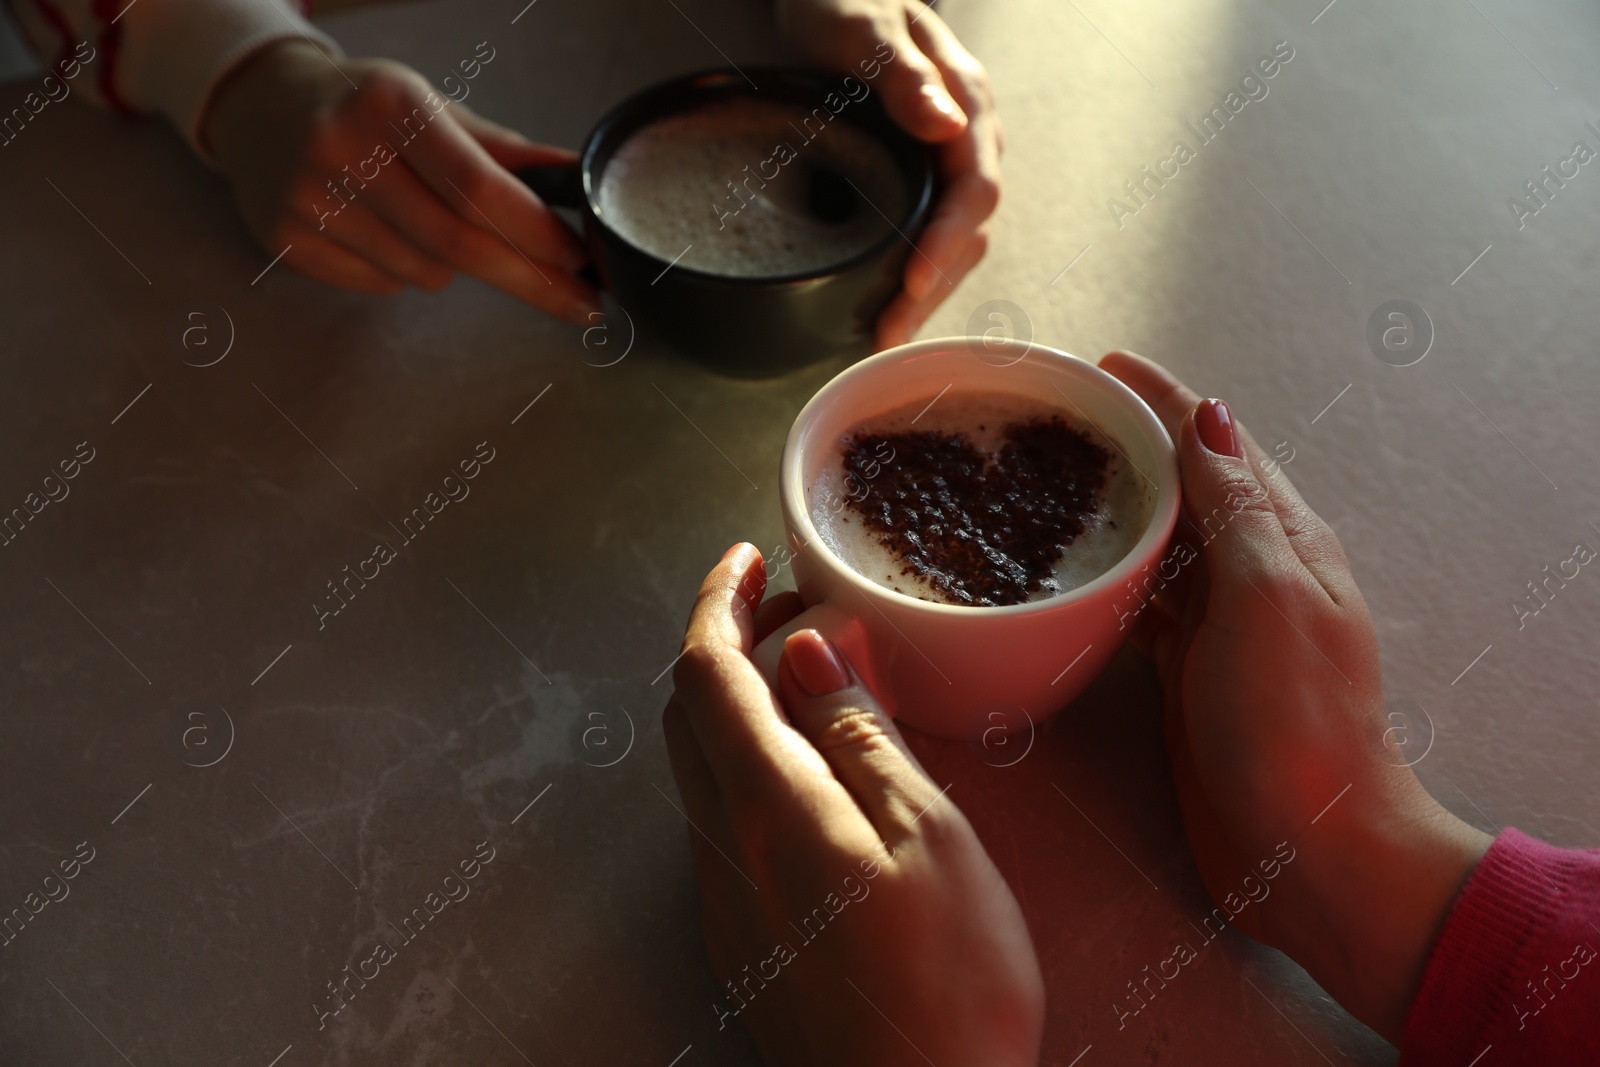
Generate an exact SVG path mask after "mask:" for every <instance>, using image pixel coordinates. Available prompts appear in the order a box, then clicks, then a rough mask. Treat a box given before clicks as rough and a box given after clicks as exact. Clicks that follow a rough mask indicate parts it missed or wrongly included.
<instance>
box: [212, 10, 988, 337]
mask: <svg viewBox="0 0 1600 1067" xmlns="http://www.w3.org/2000/svg"><path fill="white" fill-rule="evenodd" d="M777 17H778V25H779V29H780V32H781V33H782V35H783V37H784V39H785V41H786V42H787V43H788V45H789V46H790V47H791V49H792V50H793V51H795V52H796V53H798V55H799V56H800V57H801V58H802V59H804V60H805V61H806V62H808V63H810V64H812V65H814V66H817V67H819V68H822V69H825V70H842V71H848V70H851V69H852V68H854V66H855V65H856V63H857V62H858V61H859V60H860V59H861V58H863V57H865V56H869V55H871V54H873V52H874V49H875V48H877V47H878V46H879V44H880V43H882V42H887V43H888V44H889V45H890V46H891V47H893V48H894V50H895V60H894V61H893V62H892V63H889V64H887V65H886V66H885V67H884V70H883V75H882V77H881V78H880V79H879V80H878V82H877V85H876V88H877V89H878V91H879V92H881V93H882V94H883V100H884V104H885V107H886V108H887V110H888V112H889V114H890V115H891V117H893V119H894V120H895V121H896V122H897V123H898V124H899V125H900V126H902V127H903V128H904V129H905V130H906V131H907V132H909V133H910V134H911V135H912V136H914V137H916V138H918V139H919V140H922V141H925V142H928V143H930V144H936V145H938V146H939V151H938V154H939V159H940V170H941V172H942V178H943V182H944V190H945V191H944V194H943V198H942V200H941V201H940V203H939V205H938V207H937V209H936V211H935V214H934V216H933V217H932V219H931V220H930V222H929V224H928V227H927V229H926V231H925V232H924V233H923V235H922V237H921V240H920V241H919V244H918V251H919V252H920V254H919V255H914V256H912V257H911V259H910V260H909V262H908V263H907V266H906V270H905V274H904V279H903V284H902V288H901V291H900V292H899V293H898V294H897V296H896V297H895V299H894V301H893V302H892V303H891V304H890V305H889V307H888V308H886V309H885V311H884V312H883V313H882V315H881V316H880V317H879V320H878V331H877V347H879V348H883V347H888V346H891V345H896V344H900V343H902V342H904V341H907V340H909V339H910V337H911V335H912V334H913V333H914V332H915V331H916V330H917V328H918V327H919V326H921V324H922V322H923V321H924V320H925V319H926V318H927V317H928V315H929V314H931V313H932V311H933V310H934V308H936V307H937V306H938V305H939V303H940V301H942V300H943V299H944V297H945V296H946V295H948V294H949V292H950V291H951V290H952V289H953V288H954V286H955V284H956V283H957V282H959V281H960V280H961V278H962V277H963V276H964V275H965V274H966V273H967V272H968V271H969V270H971V269H972V267H973V266H974V265H976V263H977V262H978V261H979V260H980V259H982V258H983V255H984V251H985V249H986V248H987V236H986V223H987V220H988V218H989V216H990V215H991V214H992V213H993V211H994V208H995V205H996V203H997V202H998V199H999V190H1000V185H999V182H1000V163H999V160H1000V144H1001V133H1000V123H999V119H998V117H997V116H996V114H995V108H994V97H993V93H992V92H991V90H990V87H989V80H988V76H987V75H986V74H985V73H984V70H983V67H982V66H981V65H980V64H979V63H978V61H977V60H976V59H974V58H973V57H972V55H971V53H969V52H968V51H967V50H966V49H965V48H963V47H962V46H961V43H960V42H959V41H958V40H957V39H956V37H955V34H953V33H952V32H951V31H950V29H949V27H948V26H946V25H945V24H944V22H943V21H941V20H940V18H939V16H938V15H937V14H935V13H934V12H933V10H932V9H931V8H929V7H927V6H926V5H924V4H923V3H921V2H920V0H777ZM430 96H431V97H432V98H433V100H434V101H435V105H436V106H433V107H429V106H427V101H428V100H429V98H430ZM438 100H439V98H438V96H437V94H436V93H435V92H434V90H433V89H432V87H431V86H430V85H429V84H428V82H427V80H426V79H425V78H423V77H422V76H421V75H420V74H418V73H417V72H416V71H414V70H411V69H410V68H408V67H406V66H404V65H402V64H399V63H395V62H392V61H390V60H372V59H343V58H333V57H330V56H328V55H326V54H325V53H324V52H323V51H322V50H321V49H320V48H318V47H317V46H316V45H314V44H312V43H310V42H308V41H300V40H290V41H284V42H279V43H277V44H273V45H270V46H268V47H267V48H264V49H262V50H261V51H260V52H258V53H256V54H255V55H254V56H252V57H251V58H250V59H249V60H247V61H246V62H245V63H244V64H243V65H242V66H241V67H240V68H239V69H238V70H236V71H235V72H234V73H233V74H232V75H231V76H230V77H229V78H228V79H227V80H226V81H225V82H224V83H223V84H222V85H221V86H220V87H219V88H218V90H217V92H216V93H215V95H214V96H213V98H212V101H211V103H210V106H209V107H208V109H207V112H206V116H205V119H204V122H203V125H202V131H201V132H202V141H203V142H204V143H205V144H206V146H207V147H208V148H209V149H210V151H211V152H212V154H213V155H214V157H215V158H216V161H217V163H218V165H219V166H220V168H221V169H222V171H223V173H224V174H225V175H226V176H227V177H228V180H229V182H230V184H231V185H232V187H233V192H234V198H235V200H236V201H237V202H238V205H239V208H240V211H241V213H242V214H243V216H244V219H245V222H246V225H247V226H248V227H249V228H250V231H251V232H252V233H253V234H254V235H255V237H256V238H257V240H259V241H260V242H261V243H262V245H263V246H264V247H265V248H266V250H267V251H268V252H269V254H273V255H276V254H277V253H278V252H279V251H280V250H281V249H283V248H284V247H285V246H288V248H289V251H288V252H287V254H286V255H285V256H284V261H285V262H286V263H288V264H289V265H290V266H291V267H294V268H295V269H297V270H299V271H301V272H302V273H304V274H307V275H310V276H311V277H313V278H316V279H318V280H320V281H323V282H327V283H329V284H332V285H337V286H341V287H344V288H348V289H355V290H358V291H362V292H370V293H393V292H397V291H399V290H401V289H403V288H405V287H406V286H408V285H414V286H417V287H418V288H421V289H426V290H430V291H434V290H438V289H441V288H443V287H444V286H445V285H447V284H448V283H449V281H450V279H451V277H452V276H453V275H455V274H457V273H461V274H469V275H472V276H474V277H477V278H479V279H481V280H483V281H486V282H488V283H489V284H491V285H494V286H496V287H498V288H500V289H502V290H504V291H506V292H507V293H510V294H511V295H513V296H515V297H517V298H519V299H521V300H524V301H526V302H527V303H530V304H532V305H534V306H535V307H538V308H541V309H543V310H545V311H547V312H549V313H551V314H553V315H556V316H557V317H560V318H563V319H566V320H568V321H571V322H574V323H577V324H578V325H583V326H589V325H592V324H593V320H592V319H591V318H590V317H589V316H590V315H592V314H594V313H595V312H597V311H598V310H599V303H598V296H597V294H596V293H595V292H594V290H593V289H592V288H591V287H590V286H589V285H588V284H587V283H586V282H584V281H583V280H581V279H580V278H579V277H578V272H579V271H580V270H581V269H582V268H583V266H584V264H585V262H586V260H587V256H586V253H585V251H584V248H583V245H582V242H581V241H580V240H579V239H578V237H577V235H576V234H574V233H573V232H572V231H571V230H570V229H569V228H568V227H567V226H566V225H565V224H564V223H563V222H562V221H561V220H560V219H559V218H557V217H556V215H555V214H554V212H552V211H551V210H550V209H549V208H548V207H546V206H545V205H544V204H543V203H542V202H541V201H540V200H539V198H538V197H537V196H535V195H534V194H533V192H531V191H530V190H529V189H528V188H527V187H526V186H524V185H523V184H522V183H521V182H520V181H518V180H517V178H515V177H514V176H513V174H512V171H514V170H517V169H520V168H524V167H542V166H549V165H553V164H559V163H563V162H568V161H571V160H572V159H573V158H574V156H573V154H572V153H571V152H568V151H566V150H563V149H558V148H552V147H549V146H546V145H540V144H535V143H533V142H532V141H529V140H528V139H527V138H525V137H523V136H522V135H521V134H519V133H517V132H516V131H514V130H510V129H507V128H506V127H504V126H500V125H498V124H496V123H493V122H490V121H489V120H487V119H484V118H482V117H480V116H478V115H477V114H475V113H474V112H473V111H472V110H471V109H469V108H468V107H467V106H466V105H465V104H461V103H453V102H452V103H449V104H448V105H447V106H439V105H438ZM418 108H424V109H425V110H426V111H427V112H430V113H435V117H433V118H432V119H431V121H430V122H429V129H428V133H427V135H426V136H421V137H418V138H416V140H414V141H412V142H411V143H408V144H406V145H404V147H402V148H400V150H399V156H400V158H399V159H398V160H397V161H395V162H394V163H391V164H388V165H386V166H385V167H384V171H383V174H382V177H381V179H380V180H377V181H373V182H372V183H371V188H370V189H363V192H362V193H361V196H360V197H359V198H357V199H355V200H354V201H353V202H352V203H351V204H350V205H349V206H348V208H346V209H343V210H340V211H339V212H338V214H337V216H336V217H333V218H324V217H319V214H318V205H319V204H322V203H323V202H324V201H326V200H327V199H328V192H327V190H328V188H329V186H328V183H329V182H332V183H334V185H335V186H337V185H338V183H339V182H340V181H342V180H344V179H345V178H346V173H345V171H346V170H347V169H348V166H349V165H350V164H352V163H353V161H356V160H361V159H363V158H365V157H367V156H368V155H369V154H370V153H371V152H372V151H373V145H374V144H375V143H383V142H386V141H391V140H392V139H393V130H394V128H395V126H394V125H391V124H395V125H399V124H401V123H403V121H404V119H405V118H406V117H407V116H410V115H412V114H413V113H414V112H415V111H416V109H418ZM324 214H325V213H324Z"/></svg>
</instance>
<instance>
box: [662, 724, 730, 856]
mask: <svg viewBox="0 0 1600 1067" xmlns="http://www.w3.org/2000/svg"><path fill="white" fill-rule="evenodd" d="M661 732H662V734H663V736H664V737H665V738H666V742H667V760H668V762H670V763H671V764H672V777H673V780H675V781H676V782H677V783H678V795H679V796H680V797H682V798H683V806H684V807H685V808H686V809H687V813H688V816H689V818H691V819H693V820H694V822H695V823H696V824H697V825H699V826H701V827H706V828H708V830H709V828H711V827H714V826H720V825H722V820H721V818H720V817H718V816H719V812H720V807H721V805H720V802H719V800H718V792H717V780H716V777H715V776H714V775H712V773H711V765H710V764H709V763H707V762H706V757H705V753H703V752H701V751H700V745H699V742H697V741H696V740H695V738H694V731H693V730H692V729H691V728H690V726H689V720H688V717H687V715H686V714H685V712H684V710H683V705H682V704H681V703H680V702H679V700H678V697H677V695H676V694H674V695H673V696H672V697H671V698H670V699H669V700H668V701H667V706H666V707H665V708H664V709H663V710H662V712H661Z"/></svg>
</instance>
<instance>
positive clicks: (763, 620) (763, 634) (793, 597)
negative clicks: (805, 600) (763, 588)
mask: <svg viewBox="0 0 1600 1067" xmlns="http://www.w3.org/2000/svg"><path fill="white" fill-rule="evenodd" d="M804 606H805V605H803V604H802V603H800V594H799V593H796V592H795V591H794V590H793V589H790V590H788V591H787V592H783V593H777V594H775V595H773V596H769V597H767V599H765V600H763V601H762V602H761V606H760V607H758V608H756V615H755V642H756V644H758V645H759V644H760V643H761V642H763V641H765V640H766V639H767V637H768V636H769V635H770V634H771V633H772V631H774V630H776V629H777V628H778V627H780V626H782V625H783V624H784V623H786V622H788V621H789V620H790V619H792V618H794V617H795V616H796V615H798V614H800V611H801V609H802V608H803V607H804Z"/></svg>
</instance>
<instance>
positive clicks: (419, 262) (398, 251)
mask: <svg viewBox="0 0 1600 1067" xmlns="http://www.w3.org/2000/svg"><path fill="white" fill-rule="evenodd" d="M322 233H323V235H324V236H326V237H328V238H330V239H332V240H334V241H336V242H338V243H339V244H341V245H343V246H344V247H345V248H347V249H349V250H350V251H352V252H354V253H355V254H356V255H358V256H360V257H361V258H362V259H365V260H367V261H368V262H370V263H375V264H378V265H380V266H381V267H382V268H383V269H384V270H385V271H387V272H388V273H390V274H393V275H394V276H395V277H397V278H401V279H404V280H405V281H407V282H410V283H411V284H412V285H415V286H416V287H417V288H418V289H426V290H428V291H429V292H438V291H439V290H440V289H443V288H444V287H445V286H446V285H449V284H450V279H451V277H452V276H453V273H454V272H453V271H451V269H450V268H449V267H447V266H445V265H444V264H443V263H440V262H439V261H438V260H436V259H434V258H433V257H432V256H430V255H428V254H427V253H426V252H424V251H422V250H421V249H420V248H418V247H417V246H416V245H414V244H412V243H411V242H410V241H408V240H406V239H405V238H404V237H401V236H400V234H398V233H396V232H395V230H394V228H393V227H391V226H390V225H389V224H388V223H387V222H385V221H383V219H381V218H379V217H378V216H377V215H375V214H374V213H373V212H372V211H371V210H370V209H368V208H367V207H366V206H364V205H362V204H349V205H347V206H346V207H344V208H343V209H342V210H340V212H339V214H338V215H337V216H334V217H331V218H328V219H327V220H326V229H324V230H323V231H322Z"/></svg>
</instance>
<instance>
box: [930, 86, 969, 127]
mask: <svg viewBox="0 0 1600 1067" xmlns="http://www.w3.org/2000/svg"><path fill="white" fill-rule="evenodd" d="M922 95H923V96H925V97H927V98H928V103H930V104H932V105H933V109H934V110H935V111H937V112H939V114H941V115H943V116H945V117H946V118H951V119H955V120H957V121H964V120H965V119H966V115H964V114H962V112H961V108H960V107H959V106H958V105H957V104H956V101H955V97H953V96H951V95H950V93H949V92H948V91H947V90H946V89H945V87H944V86H942V85H924V86H923V87H922Z"/></svg>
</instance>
